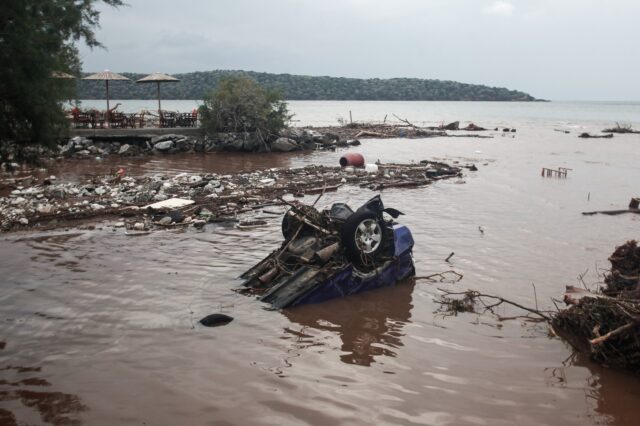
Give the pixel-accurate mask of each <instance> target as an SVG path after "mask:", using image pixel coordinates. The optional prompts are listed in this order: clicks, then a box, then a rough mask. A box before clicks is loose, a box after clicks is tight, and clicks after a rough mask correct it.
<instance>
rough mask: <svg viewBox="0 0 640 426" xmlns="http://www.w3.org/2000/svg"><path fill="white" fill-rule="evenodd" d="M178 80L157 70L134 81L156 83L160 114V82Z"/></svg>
mask: <svg viewBox="0 0 640 426" xmlns="http://www.w3.org/2000/svg"><path fill="white" fill-rule="evenodd" d="M177 81H180V80H178V79H177V78H175V77H171V76H170V75H167V74H162V73H159V72H154V73H153V74H149V75H148V76H146V77H142V78H141V79H140V80H137V81H136V83H157V85H158V114H160V115H162V112H161V111H162V108H161V107H160V83H170V82H174V83H175V82H177Z"/></svg>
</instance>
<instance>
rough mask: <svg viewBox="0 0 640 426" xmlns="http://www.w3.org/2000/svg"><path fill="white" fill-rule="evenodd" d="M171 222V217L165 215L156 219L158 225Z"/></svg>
mask: <svg viewBox="0 0 640 426" xmlns="http://www.w3.org/2000/svg"><path fill="white" fill-rule="evenodd" d="M171 222H173V219H171V216H165V217H163V218H162V219H160V220H159V221H158V223H159V224H160V225H169V224H171Z"/></svg>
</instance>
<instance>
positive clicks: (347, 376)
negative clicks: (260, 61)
mask: <svg viewBox="0 0 640 426" xmlns="http://www.w3.org/2000/svg"><path fill="white" fill-rule="evenodd" d="M639 144H640V137H638V136H634V135H629V136H623V137H617V136H616V138H614V139H613V140H610V141H606V142H602V141H600V140H586V141H584V140H579V139H577V138H576V137H575V135H564V134H560V133H557V132H553V130H552V129H551V128H546V127H540V126H532V127H529V128H523V129H519V132H518V134H517V135H516V137H515V138H511V137H501V136H497V137H496V138H494V139H465V138H460V139H432V140H400V139H399V140H384V141H375V140H371V141H365V142H364V144H363V145H362V146H361V147H359V148H358V149H357V151H359V152H362V153H363V154H364V155H365V157H366V158H367V159H368V160H369V161H374V160H376V159H380V160H381V161H385V162H386V161H411V160H420V159H433V158H443V159H444V158H446V159H448V160H451V161H456V160H457V161H474V162H475V163H476V164H478V166H479V169H480V170H479V171H478V172H476V173H474V172H469V173H467V174H466V176H465V177H464V181H465V182H466V183H465V184H461V182H458V181H456V180H450V181H444V182H440V183H437V184H435V185H432V186H430V187H426V188H420V189H411V190H392V191H388V192H383V200H384V202H385V203H386V204H387V205H388V206H393V207H396V208H398V209H400V210H402V211H404V212H405V213H406V215H405V216H402V217H401V220H402V222H403V223H405V224H406V225H408V226H409V227H410V229H411V230H412V231H413V234H414V238H415V241H416V245H415V249H414V254H415V263H416V268H417V274H418V275H427V274H431V273H434V272H441V271H445V270H447V269H449V268H454V269H455V270H456V271H458V272H460V273H462V274H464V279H463V280H462V281H461V282H460V283H458V284H454V285H451V284H446V283H442V284H428V283H426V282H424V281H418V282H415V283H414V282H405V283H401V284H399V285H397V286H396V287H392V288H386V289H381V290H378V291H373V292H369V293H366V294H362V295H357V296H353V297H349V298H346V299H341V300H335V301H330V302H326V303H323V304H319V305H311V306H303V307H298V308H295V309H291V310H286V311H284V312H273V311H268V310H265V309H263V306H262V304H261V303H260V302H259V301H258V300H256V299H254V298H251V297H247V296H244V295H241V294H238V293H236V292H234V291H233V290H234V289H235V288H237V286H238V281H237V279H236V277H237V276H238V275H239V274H240V273H241V272H242V271H244V270H245V269H246V268H248V267H249V266H251V265H252V264H254V263H255V262H256V261H257V260H259V259H260V258H261V257H263V256H265V255H267V254H268V253H269V252H270V251H271V250H272V249H274V248H275V247H276V246H277V245H278V244H279V242H280V240H281V236H280V233H279V221H280V218H279V217H277V216H270V217H269V218H268V221H269V226H268V227H265V228H262V229H257V230H252V231H241V230H237V229H235V228H233V227H228V226H213V225H208V226H207V227H205V228H204V229H203V230H187V231H180V230H171V231H158V232H154V233H152V234H150V235H147V236H140V237H135V238H134V237H128V236H125V235H124V232H123V231H122V230H119V229H118V230H116V229H114V228H113V227H111V226H109V223H100V224H98V227H97V228H96V229H93V230H86V229H65V230H58V231H49V232H29V233H21V234H10V235H3V236H2V237H1V238H0V271H1V272H2V276H3V277H2V284H1V288H2V291H1V293H0V321H1V322H2V328H1V329H0V423H1V424H11V421H12V419H15V420H16V421H18V422H20V421H22V422H24V423H25V424H41V423H52V424H91V425H94V424H97V425H102V424H104V425H113V424H124V425H127V424H131V425H139V424H149V425H151V424H153V425H169V424H171V425H175V424H193V425H200V424H278V425H288V424H291V425H293V424H296V425H297V424H322V425H324V424H350V425H360V424H433V425H511V424H520V425H573V424H575V425H584V424H613V425H633V424H637V404H638V402H639V401H640V381H639V380H638V378H636V377H629V376H627V375H625V374H623V373H620V372H618V371H612V370H609V369H606V368H602V367H599V366H597V365H594V364H592V363H591V362H590V361H589V360H588V359H585V358H584V357H582V356H579V355H578V356H576V355H572V351H571V350H570V348H568V347H567V346H566V345H565V344H564V343H562V342H561V341H560V340H558V339H556V338H551V337H549V336H548V331H547V328H546V327H545V326H544V325H541V324H532V323H526V322H523V321H519V320H515V321H505V322H500V321H497V320H496V318H495V317H493V316H491V315H476V314H461V315H458V316H456V317H446V318H443V317H442V316H438V315H436V314H434V311H436V310H437V309H438V307H439V305H438V304H437V303H436V299H437V296H438V294H439V293H438V290H437V288H438V287H440V288H449V289H459V290H465V289H467V288H473V289H478V290H482V291H483V292H486V293H492V294H498V295H502V296H504V297H507V298H510V299H513V300H514V301H517V302H519V303H522V304H525V305H529V306H534V305H535V303H536V300H535V298H534V292H533V286H534V285H535V289H536V293H537V303H538V305H539V306H540V307H541V308H542V307H544V308H552V307H553V305H552V303H551V301H550V298H552V297H557V298H560V297H561V294H562V291H563V289H564V286H565V285H575V284H577V279H576V277H577V276H578V275H580V274H582V273H584V272H585V271H586V270H588V271H587V273H586V275H585V281H586V282H587V283H593V282H595V281H597V279H598V278H597V272H601V271H600V269H602V268H606V267H607V266H608V263H607V262H606V258H607V257H608V255H609V254H610V253H611V252H612V250H613V248H614V246H615V245H617V244H620V243H622V242H624V241H625V240H627V239H630V238H634V237H635V238H637V237H638V236H639V232H638V229H639V225H640V221H639V220H638V219H639V218H638V216H636V215H629V216H624V215H623V216H617V217H608V216H590V217H585V216H582V215H581V214H580V212H582V211H586V210H598V209H607V208H618V207H622V206H626V204H627V203H628V201H629V198H630V197H631V196H632V195H638V192H637V190H638V187H637V182H638V181H639V179H638V178H639V177H640V176H639V172H640V168H639V166H638V165H639V164H640V150H638V146H640V145H639ZM339 155H340V153H339V152H338V153H311V154H292V155H281V156H275V155H273V156H250V155H247V156H243V155H219V154H214V155H208V156H184V157H171V158H169V157H150V158H147V159H135V160H117V161H115V160H113V161H111V160H110V161H102V162H99V161H93V160H87V161H84V162H70V163H61V164H59V165H58V168H57V169H55V168H54V170H52V171H51V173H54V174H56V175H58V176H59V177H60V178H62V179H82V178H84V177H86V176H90V175H91V174H92V173H102V171H103V170H107V171H108V169H109V168H111V167H116V166H122V165H124V166H125V167H126V168H127V170H128V172H129V173H135V174H141V173H147V174H153V173H157V172H163V173H164V172H166V173H178V172H182V171H218V172H223V173H226V172H231V171H236V170H239V169H240V170H253V169H261V168H267V167H286V166H299V165H304V164H311V163H323V164H336V163H337V158H338V157H339ZM558 166H562V167H569V168H571V169H572V170H571V171H570V172H569V176H568V178H567V179H547V178H542V177H540V169H541V168H542V167H558ZM372 195H373V193H372V192H370V191H367V190H361V189H358V188H353V187H346V188H341V190H340V191H339V192H337V193H332V194H328V195H326V196H325V197H324V198H323V199H322V203H325V204H329V203H331V202H332V201H337V200H340V201H348V202H349V203H351V204H352V205H354V206H357V205H358V204H359V203H361V202H363V201H365V200H366V199H367V198H369V197H370V196H372ZM479 227H482V230H483V231H484V232H480V230H479ZM451 252H455V255H454V256H453V257H452V259H451V265H449V264H447V263H446V262H445V261H444V259H445V258H446V257H447V256H448V255H449V253H451ZM216 312H219V313H225V314H227V315H231V316H233V317H234V318H235V319H234V321H233V322H231V323H230V324H229V325H227V326H224V327H219V328H211V329H209V328H204V327H201V326H199V325H198V324H197V320H198V319H200V318H202V317H204V316H205V315H208V314H210V313H216ZM500 313H502V314H504V315H512V314H513V315H515V314H517V312H516V311H513V310H508V309H501V310H500Z"/></svg>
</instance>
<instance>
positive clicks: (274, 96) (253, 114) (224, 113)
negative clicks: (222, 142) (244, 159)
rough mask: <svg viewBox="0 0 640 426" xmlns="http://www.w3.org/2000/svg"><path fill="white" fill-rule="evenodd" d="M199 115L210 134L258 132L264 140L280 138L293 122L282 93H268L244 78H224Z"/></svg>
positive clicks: (241, 76)
mask: <svg viewBox="0 0 640 426" xmlns="http://www.w3.org/2000/svg"><path fill="white" fill-rule="evenodd" d="M198 113H199V116H200V121H201V123H202V127H203V128H204V129H205V131H206V132H207V133H209V134H213V133H218V132H257V133H259V134H260V135H262V137H270V136H274V135H277V134H278V133H279V132H280V131H281V130H282V129H284V128H285V127H286V125H287V122H288V121H289V119H290V118H291V117H290V115H289V113H288V111H287V104H286V103H285V102H284V100H283V99H282V97H281V95H280V93H279V92H278V91H276V90H272V89H265V88H264V87H262V86H261V85H259V84H258V83H256V82H255V81H254V80H252V79H251V78H249V77H247V76H243V75H229V76H225V77H224V78H222V79H221V80H220V82H219V84H218V85H217V87H216V89H215V90H213V91H212V92H210V93H209V94H208V95H207V96H206V97H205V99H204V104H203V105H202V106H201V107H200V109H199V111H198Z"/></svg>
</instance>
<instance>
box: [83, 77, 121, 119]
mask: <svg viewBox="0 0 640 426" xmlns="http://www.w3.org/2000/svg"><path fill="white" fill-rule="evenodd" d="M83 80H104V81H105V83H106V86H107V123H108V122H109V80H129V79H128V78H127V77H125V76H123V75H120V74H116V73H115V72H111V71H109V70H104V71H102V72H98V73H95V74H91V75H90V76H88V77H85V78H83Z"/></svg>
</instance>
